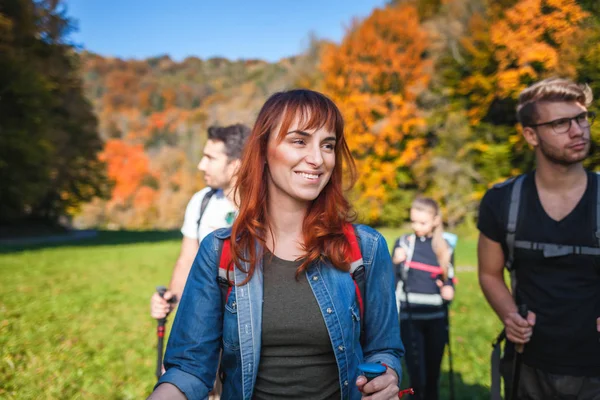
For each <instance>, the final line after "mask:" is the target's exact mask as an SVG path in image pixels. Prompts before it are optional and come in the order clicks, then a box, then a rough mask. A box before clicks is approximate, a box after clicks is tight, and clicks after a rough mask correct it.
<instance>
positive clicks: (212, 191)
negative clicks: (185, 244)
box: [196, 188, 217, 240]
mask: <svg viewBox="0 0 600 400" xmlns="http://www.w3.org/2000/svg"><path fill="white" fill-rule="evenodd" d="M215 193H217V190H216V189H212V188H211V189H210V190H209V191H208V192H206V193H205V194H204V197H203V198H202V201H201V202H200V215H199V216H198V221H197V222H196V224H197V225H198V227H197V230H200V221H202V216H203V215H204V211H206V207H208V202H209V201H210V199H211V197H213V196H214V194H215ZM198 240H199V239H198Z"/></svg>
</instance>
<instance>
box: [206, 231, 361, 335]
mask: <svg viewBox="0 0 600 400" xmlns="http://www.w3.org/2000/svg"><path fill="white" fill-rule="evenodd" d="M343 231H344V235H345V236H346V239H347V240H348V243H349V244H350V250H349V252H350V256H351V258H350V259H351V260H352V261H351V262H350V270H349V271H348V272H349V273H350V276H351V277H352V280H353V282H354V291H355V293H356V301H357V303H358V307H359V310H360V338H361V345H362V344H364V343H363V341H364V338H365V334H364V330H365V324H364V313H365V303H364V299H365V296H366V284H367V279H366V270H365V265H364V263H363V258H362V252H361V249H360V237H359V236H358V233H357V232H356V228H355V227H354V225H352V224H351V223H346V224H344V227H343ZM219 247H220V248H219V250H218V254H219V275H218V277H217V281H218V282H219V286H220V289H221V309H222V310H224V309H225V304H227V299H228V298H229V295H230V294H231V290H232V289H233V286H234V282H232V281H230V280H229V277H228V272H229V271H233V268H234V265H233V258H232V255H231V237H229V238H227V239H225V240H222V241H221V242H220V245H219Z"/></svg>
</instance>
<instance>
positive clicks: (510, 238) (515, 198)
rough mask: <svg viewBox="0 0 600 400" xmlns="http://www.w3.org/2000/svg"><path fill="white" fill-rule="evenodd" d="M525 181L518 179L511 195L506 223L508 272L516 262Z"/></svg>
mask: <svg viewBox="0 0 600 400" xmlns="http://www.w3.org/2000/svg"><path fill="white" fill-rule="evenodd" d="M524 179H525V175H521V176H519V177H517V179H516V180H515V183H514V184H513V187H512V191H511V194H510V206H509V208H508V219H507V222H506V247H507V248H508V258H507V260H506V263H505V265H506V268H507V269H508V270H511V269H512V266H513V262H514V261H515V236H516V233H517V221H518V219H519V205H520V203H521V189H522V187H523V180H524Z"/></svg>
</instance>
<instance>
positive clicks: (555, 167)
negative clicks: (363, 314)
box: [478, 78, 600, 399]
mask: <svg viewBox="0 0 600 400" xmlns="http://www.w3.org/2000/svg"><path fill="white" fill-rule="evenodd" d="M591 102H592V93H591V90H590V88H589V87H588V86H587V85H580V84H576V83H574V82H572V81H569V80H566V79H557V78H552V79H546V80H543V81H541V82H538V83H536V84H534V85H532V86H530V87H528V88H527V89H525V90H524V91H523V92H522V93H521V94H520V96H519V104H518V107H517V115H518V118H519V122H520V123H521V125H522V127H523V135H524V137H525V140H526V141H527V143H529V145H530V146H531V147H532V148H533V149H534V151H535V157H536V163H537V166H536V169H535V170H534V171H532V172H530V173H527V174H525V175H521V176H519V177H517V178H515V179H510V180H508V181H506V182H504V183H502V184H499V185H496V186H495V187H494V188H492V189H490V190H489V191H488V192H487V193H486V194H485V196H484V198H483V199H482V201H481V205H480V210H479V221H478V228H479V231H480V236H479V243H478V264H479V282H480V285H481V288H482V290H483V293H484V294H485V296H486V298H487V300H488V302H489V303H490V305H491V306H492V308H493V309H494V311H495V312H496V314H498V316H499V318H500V319H501V321H502V322H503V324H504V327H505V333H506V337H507V338H508V340H509V341H510V342H512V343H513V344H517V345H519V347H521V345H524V347H523V349H524V350H523V353H522V356H520V357H519V358H518V359H519V360H522V365H519V366H518V367H516V366H515V368H514V369H515V370H517V371H519V370H520V373H517V374H512V372H511V368H510V367H509V366H510V365H511V361H510V359H511V356H512V353H513V352H511V351H510V349H506V348H505V353H504V360H503V368H502V369H503V376H504V380H505V388H506V389H507V391H506V393H510V392H511V389H513V387H511V385H514V389H515V391H514V392H513V393H516V398H519V399H564V398H569V399H571V398H572V399H598V398H600V318H599V317H600V207H599V205H598V202H599V201H600V199H599V193H598V191H599V190H600V188H599V185H598V178H597V175H596V174H594V173H592V172H589V171H586V170H585V169H584V167H583V164H582V163H583V161H584V160H585V159H586V157H587V156H588V153H589V151H590V143H591V139H590V126H591V125H592V123H593V122H594V117H595V114H594V113H593V112H590V111H588V110H587V106H588V105H589V104H590V103H591ZM505 266H506V267H507V268H508V269H509V271H510V272H511V281H512V294H511V291H509V289H508V287H507V285H506V283H505V281H504V271H503V269H504V267H505ZM518 305H526V306H527V309H528V310H529V311H528V313H527V314H526V316H525V317H521V316H520V315H519V312H518V311H517V310H518V307H517V306H518ZM507 347H508V346H507ZM506 398H508V396H507V397H506Z"/></svg>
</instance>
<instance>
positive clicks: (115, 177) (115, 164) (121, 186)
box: [99, 139, 152, 204]
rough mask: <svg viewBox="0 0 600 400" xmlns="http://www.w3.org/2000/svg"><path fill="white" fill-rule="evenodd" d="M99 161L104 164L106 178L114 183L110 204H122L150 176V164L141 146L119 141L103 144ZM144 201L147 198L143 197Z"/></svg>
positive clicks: (114, 140)
mask: <svg viewBox="0 0 600 400" xmlns="http://www.w3.org/2000/svg"><path fill="white" fill-rule="evenodd" d="M99 158H100V160H101V161H104V162H106V165H107V173H108V177H109V178H110V179H111V180H112V181H114V185H115V186H114V188H113V196H112V202H114V203H117V204H124V203H125V202H126V201H127V200H128V199H129V198H130V197H131V196H132V195H133V194H134V193H135V192H136V191H137V190H138V188H139V187H140V186H141V183H142V181H143V179H144V178H146V177H148V176H151V175H152V172H151V171H150V164H149V160H148V157H147V155H146V153H144V148H143V146H142V145H129V144H127V143H125V142H123V141H122V140H119V139H111V140H108V141H107V142H106V143H105V146H104V151H103V152H102V153H101V154H100V157H99ZM144 196H145V197H144V199H146V198H147V197H148V196H147V195H144Z"/></svg>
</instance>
